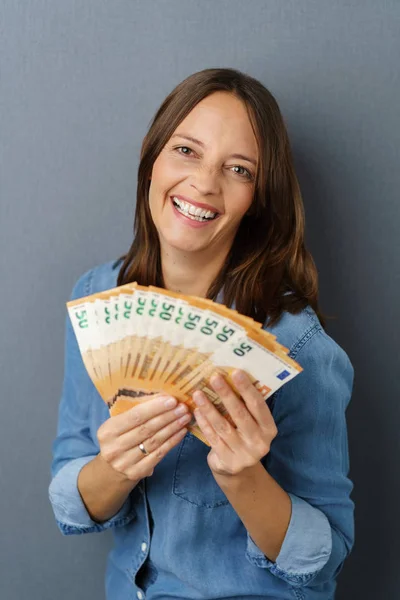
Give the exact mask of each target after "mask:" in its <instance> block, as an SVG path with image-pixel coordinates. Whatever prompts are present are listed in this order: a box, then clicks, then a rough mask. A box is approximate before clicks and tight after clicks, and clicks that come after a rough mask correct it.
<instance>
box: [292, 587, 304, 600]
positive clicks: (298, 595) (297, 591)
mask: <svg viewBox="0 0 400 600" xmlns="http://www.w3.org/2000/svg"><path fill="white" fill-rule="evenodd" d="M292 592H293V594H294V595H295V596H296V598H297V600H304V598H305V595H304V593H303V591H302V590H301V589H299V588H297V587H293V586H292Z"/></svg>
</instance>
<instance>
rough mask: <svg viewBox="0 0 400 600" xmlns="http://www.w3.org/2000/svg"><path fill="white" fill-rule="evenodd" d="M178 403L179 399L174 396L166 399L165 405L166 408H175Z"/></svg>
mask: <svg viewBox="0 0 400 600" xmlns="http://www.w3.org/2000/svg"><path fill="white" fill-rule="evenodd" d="M176 404H177V400H176V398H174V397H173V396H171V397H169V398H167V399H166V400H164V406H165V407H166V408H174V406H176Z"/></svg>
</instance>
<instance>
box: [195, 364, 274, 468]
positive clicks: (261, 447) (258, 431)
mask: <svg viewBox="0 0 400 600" xmlns="http://www.w3.org/2000/svg"><path fill="white" fill-rule="evenodd" d="M232 380H233V383H234V384H235V386H236V388H237V390H238V392H239V393H240V395H241V397H242V399H240V398H238V396H237V395H236V394H235V392H234V391H233V389H232V387H231V386H230V385H229V384H228V383H227V381H226V380H225V379H224V378H223V377H222V376H221V375H215V376H213V377H212V378H211V380H210V383H211V385H212V387H213V388H214V390H215V391H216V392H217V394H218V395H219V397H220V398H221V400H222V402H223V404H224V406H225V408H226V410H227V411H228V412H229V414H230V416H231V418H232V420H233V422H234V423H235V425H236V429H235V427H233V426H232V425H231V424H230V423H229V421H228V420H227V419H226V418H225V417H223V416H222V415H221V414H220V413H219V412H218V410H217V409H216V408H215V406H213V404H212V403H211V402H210V401H209V400H208V398H207V396H206V395H205V394H204V393H203V392H201V391H196V392H194V393H193V400H194V402H195V404H196V405H197V408H196V410H195V412H194V416H195V418H196V421H197V424H198V426H199V427H200V429H201V431H202V433H203V435H204V436H205V438H206V439H207V440H208V442H209V444H210V445H211V452H210V453H209V454H208V457H207V461H208V464H209V467H210V469H211V470H212V472H213V474H214V475H216V476H218V475H223V476H232V475H238V474H239V473H241V472H242V471H244V470H245V469H248V468H249V467H253V466H254V465H256V464H257V463H258V462H259V461H260V459H261V458H263V457H264V456H265V455H266V454H268V452H269V450H270V445H271V442H272V440H273V439H274V438H275V436H276V435H277V433H278V431H277V428H276V425H275V421H274V419H273V417H272V414H271V411H270V410H269V408H268V406H267V404H266V402H265V400H264V399H263V397H262V395H261V394H260V392H259V391H258V390H257V389H256V387H255V386H254V385H253V384H252V383H251V381H250V379H249V377H248V376H247V375H246V373H244V372H243V371H240V370H236V371H234V372H233V374H232Z"/></svg>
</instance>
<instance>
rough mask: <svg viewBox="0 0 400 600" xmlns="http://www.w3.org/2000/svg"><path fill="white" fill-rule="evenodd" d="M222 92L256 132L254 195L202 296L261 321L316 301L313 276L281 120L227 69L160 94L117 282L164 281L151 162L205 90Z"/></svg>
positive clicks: (249, 83)
mask: <svg viewBox="0 0 400 600" xmlns="http://www.w3.org/2000/svg"><path fill="white" fill-rule="evenodd" d="M217 91H225V92H229V93H231V94H234V95H235V96H236V97H237V98H239V99H241V100H242V101H243V102H244V104H245V106H246V108H247V111H248V114H249V118H250V121H251V124H252V127H253V130H254V134H255V136H256V139H257V144H258V151H259V157H260V159H259V167H258V170H257V174H256V181H255V192H254V200H253V204H252V206H251V209H250V211H249V213H248V214H246V215H245V216H244V217H243V219H242V221H241V223H240V226H239V229H238V231H237V233H236V237H235V240H234V242H233V245H232V248H231V250H230V254H229V256H228V260H227V261H226V263H225V265H224V267H223V268H222V270H221V271H220V273H219V274H218V275H217V277H216V278H215V280H214V281H213V282H212V284H211V285H210V288H209V289H208V292H207V298H211V299H213V300H215V298H216V296H217V293H218V291H219V290H220V289H221V288H223V294H224V296H223V301H224V304H226V305H227V306H231V305H232V303H233V302H235V308H236V310H238V311H239V312H241V313H242V314H245V315H248V316H251V317H253V318H254V319H256V320H257V321H260V322H261V323H264V322H265V321H266V319H268V324H269V325H272V324H274V323H276V322H277V321H278V320H279V318H280V316H281V314H282V312H283V311H284V310H287V311H289V312H291V313H297V312H299V311H301V310H302V309H303V308H304V307H305V306H307V305H310V306H311V307H312V308H313V309H314V310H315V311H316V313H317V315H318V316H319V318H320V319H321V321H322V320H323V319H322V315H321V314H320V311H319V307H318V277H317V271H316V268H315V264H314V261H313V259H312V257H311V255H310V253H309V252H308V251H307V250H306V248H305V245H304V209H303V202H302V198H301V193H300V188H299V183H298V181H297V177H296V174H295V171H294V167H293V159H292V154H291V149H290V144H289V139H288V135H287V131H286V128H285V124H284V121H283V118H282V115H281V112H280V110H279V107H278V104H277V102H276V100H275V98H274V97H273V96H272V94H271V93H270V92H269V91H268V90H267V89H266V88H265V87H264V86H263V85H262V84H261V83H260V82H259V81H257V80H256V79H254V78H252V77H250V76H249V75H246V74H244V73H241V72H240V71H237V70H234V69H205V70H203V71H200V72H198V73H194V74H193V75H190V76H189V77H187V78H186V79H185V80H184V81H182V82H181V83H180V84H179V85H178V86H177V87H176V88H175V89H174V90H173V91H172V92H171V93H170V94H169V95H168V96H167V98H166V99H165V100H164V102H163V103H162V105H161V106H160V108H159V109H158V111H157V113H156V115H155V117H154V118H153V120H152V122H151V125H150V128H149V131H148V133H147V135H146V136H145V138H144V140H143V144H142V150H141V157H140V164H139V171H138V184H137V202H136V214H135V222H134V239H133V243H132V245H131V248H130V249H129V252H128V253H127V254H126V255H125V256H123V257H122V259H123V264H122V266H121V268H120V271H119V275H118V282H117V283H118V285H122V284H124V283H128V282H131V281H137V282H138V283H140V284H141V285H156V286H158V287H165V286H164V282H163V276H162V270H161V256H160V244H159V239H158V233H157V230H156V228H155V225H154V223H153V220H152V217H151V214H150V209H149V196H148V192H149V186H150V177H151V173H152V169H153V164H154V162H155V160H156V159H157V157H158V155H159V154H160V152H161V150H162V149H163V147H164V146H165V144H166V143H167V142H168V140H169V139H170V137H171V136H172V134H173V132H174V131H175V130H176V128H177V127H178V125H179V124H180V123H181V122H182V121H183V119H184V118H185V117H186V116H187V115H188V114H189V112H190V111H191V110H192V109H193V108H194V107H195V106H196V105H197V104H198V103H199V102H200V101H201V100H203V99H204V98H205V97H206V96H209V95H210V94H212V93H213V92H217Z"/></svg>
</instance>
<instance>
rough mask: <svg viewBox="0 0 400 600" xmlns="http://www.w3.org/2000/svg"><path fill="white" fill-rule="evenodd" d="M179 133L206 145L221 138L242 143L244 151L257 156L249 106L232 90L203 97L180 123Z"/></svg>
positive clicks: (229, 141)
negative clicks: (231, 91) (248, 110)
mask: <svg viewBox="0 0 400 600" xmlns="http://www.w3.org/2000/svg"><path fill="white" fill-rule="evenodd" d="M176 135H184V136H187V137H192V138H194V139H196V140H198V141H199V142H201V143H202V144H204V146H205V147H207V146H208V145H212V144H214V143H215V142H216V141H217V140H218V141H221V143H223V142H224V141H225V142H226V143H227V144H235V146H236V145H237V144H240V146H241V147H242V148H241V149H242V150H246V151H247V153H249V152H250V153H252V154H253V157H254V158H256V157H257V140H256V138H255V135H254V132H253V128H252V125H251V121H250V119H249V115H248V112H247V108H246V106H245V104H244V102H243V101H242V100H240V99H239V98H237V97H236V96H234V95H233V94H230V93H228V92H215V93H213V94H211V95H210V96H207V97H206V98H204V99H203V100H201V101H200V102H199V103H198V104H197V105H196V106H195V107H194V108H193V109H192V110H191V111H190V113H189V114H188V115H187V116H186V117H185V119H184V120H183V121H182V122H181V123H180V124H179V125H178V127H177V128H176V130H175V132H174V134H173V136H174V137H175V136H176ZM235 150H238V151H239V150H240V148H239V149H238V148H235Z"/></svg>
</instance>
